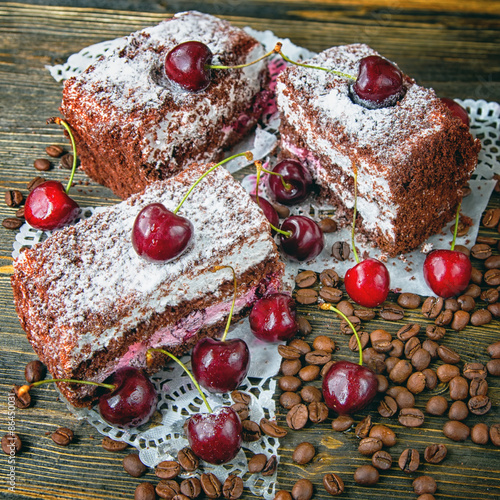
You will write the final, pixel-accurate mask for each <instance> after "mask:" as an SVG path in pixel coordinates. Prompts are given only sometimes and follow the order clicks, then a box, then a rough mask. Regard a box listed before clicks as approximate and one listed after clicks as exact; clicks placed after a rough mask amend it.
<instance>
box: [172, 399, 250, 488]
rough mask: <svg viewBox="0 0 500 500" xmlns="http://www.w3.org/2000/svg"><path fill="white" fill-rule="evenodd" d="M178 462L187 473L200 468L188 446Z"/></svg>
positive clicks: (181, 452)
mask: <svg viewBox="0 0 500 500" xmlns="http://www.w3.org/2000/svg"><path fill="white" fill-rule="evenodd" d="M233 401H234V399H233ZM235 404H243V403H235ZM177 461H178V462H179V464H180V466H181V467H182V468H183V469H184V470H185V471H187V472H194V471H195V470H196V469H197V468H198V465H199V463H200V461H199V460H198V457H197V456H196V455H195V454H194V452H193V450H192V449H191V448H188V447H187V446H186V447H185V448H182V449H181V450H179V452H178V453H177ZM185 494H186V493H184V495H185ZM188 496H189V495H188Z"/></svg>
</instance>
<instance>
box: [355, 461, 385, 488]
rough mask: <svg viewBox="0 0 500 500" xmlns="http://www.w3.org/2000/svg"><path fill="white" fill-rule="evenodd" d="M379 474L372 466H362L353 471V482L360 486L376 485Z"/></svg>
mask: <svg viewBox="0 0 500 500" xmlns="http://www.w3.org/2000/svg"><path fill="white" fill-rule="evenodd" d="M379 477H380V474H379V472H378V470H377V469H376V468H375V467H373V465H362V466H361V467H358V468H357V469H356V470H355V471H354V481H356V482H357V483H358V484H360V485H361V486H373V485H375V484H377V483H378V480H379Z"/></svg>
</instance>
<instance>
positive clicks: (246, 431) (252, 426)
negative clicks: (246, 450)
mask: <svg viewBox="0 0 500 500" xmlns="http://www.w3.org/2000/svg"><path fill="white" fill-rule="evenodd" d="M241 426H242V428H243V430H242V437H243V441H246V442H247V443H251V442H253V441H258V440H259V439H260V438H261V436H262V433H261V431H260V427H259V424H257V422H254V421H253V420H248V419H247V420H243V422H241Z"/></svg>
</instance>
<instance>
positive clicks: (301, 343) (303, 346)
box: [288, 339, 311, 355]
mask: <svg viewBox="0 0 500 500" xmlns="http://www.w3.org/2000/svg"><path fill="white" fill-rule="evenodd" d="M288 345H289V346H290V347H293V348H294V349H297V350H298V351H299V352H300V354H302V355H303V354H307V353H308V352H311V346H310V345H309V344H308V343H307V342H306V341H305V340H303V339H292V340H291V341H290V342H289V344H288Z"/></svg>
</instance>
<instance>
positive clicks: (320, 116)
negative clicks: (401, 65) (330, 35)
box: [277, 45, 480, 256]
mask: <svg viewBox="0 0 500 500" xmlns="http://www.w3.org/2000/svg"><path fill="white" fill-rule="evenodd" d="M370 55H377V53H376V52H375V51H374V50H372V49H371V48H369V47H368V46H366V45H348V46H342V47H334V48H331V49H328V50H326V51H324V52H322V53H321V54H319V55H318V56H316V57H314V58H313V59H311V60H310V61H308V64H312V65H315V66H321V67H325V68H328V69H334V70H337V71H342V72H344V73H347V74H349V75H352V76H354V77H356V76H357V74H358V70H359V62H360V60H361V59H362V58H364V57H366V56H370ZM349 87H350V81H349V79H347V78H343V77H339V76H335V75H333V74H331V73H327V72H325V71H321V70H315V69H309V68H301V67H297V66H290V67H289V68H287V69H286V70H285V71H284V72H283V73H282V74H281V75H280V76H279V77H278V84H277V104H278V108H279V110H280V112H281V128H280V131H281V148H282V154H283V156H285V157H290V156H291V157H296V158H297V159H299V160H301V161H303V162H304V163H305V164H306V165H307V167H308V168H309V169H310V171H311V173H312V175H313V178H314V179H315V181H316V183H317V184H318V185H319V187H320V198H321V199H322V200H323V201H326V202H327V203H330V204H331V205H333V206H334V207H336V209H337V218H338V220H339V221H342V220H344V221H345V222H347V221H349V222H350V221H352V211H353V207H354V169H355V168H356V169H357V172H358V201H357V206H358V211H359V214H360V216H361V217H360V221H359V223H358V230H362V231H364V232H365V234H366V235H367V236H368V237H369V238H370V239H371V240H372V241H373V242H374V243H375V244H376V245H377V246H378V247H380V248H381V249H382V250H383V251H384V252H386V253H387V254H388V255H390V256H396V255H397V254H399V253H401V252H406V251H409V250H412V249H414V248H416V247H417V246H418V245H419V244H420V243H422V242H423V241H425V240H426V239H427V238H428V237H429V236H430V235H432V234H434V233H436V232H438V231H439V230H441V229H442V227H443V225H444V224H445V223H446V222H447V221H449V220H451V219H452V218H453V216H454V214H455V211H456V207H457V204H458V203H459V201H460V200H461V199H462V188H463V187H464V186H465V185H466V184H467V182H468V180H469V178H470V176H471V174H472V172H473V170H474V168H475V166H476V164H477V156H478V152H479V149H480V142H479V141H478V140H474V139H473V137H472V136H471V134H470V133H469V130H468V128H467V127H466V126H465V125H464V124H463V123H462V122H461V120H459V119H458V118H455V117H454V116H453V115H452V114H451V113H450V111H449V110H448V108H447V107H446V106H445V105H444V104H443V103H442V102H441V100H440V99H439V98H438V97H436V95H435V93H434V91H433V90H431V89H426V88H423V87H420V86H419V85H417V84H416V83H415V82H414V81H413V80H412V79H411V78H409V77H408V76H406V75H404V87H405V95H404V96H403V97H402V98H401V99H400V101H399V102H397V104H396V105H394V106H389V107H385V108H381V109H366V108H365V107H363V106H361V105H359V104H355V103H354V102H353V101H352V99H351V96H350V88H349Z"/></svg>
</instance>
